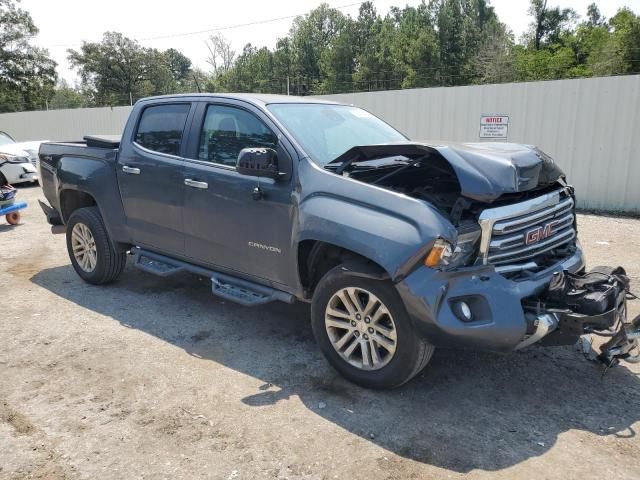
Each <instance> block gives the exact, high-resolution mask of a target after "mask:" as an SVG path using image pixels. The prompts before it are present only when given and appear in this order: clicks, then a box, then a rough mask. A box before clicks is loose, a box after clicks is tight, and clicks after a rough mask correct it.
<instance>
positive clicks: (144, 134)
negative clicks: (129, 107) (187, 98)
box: [136, 103, 190, 155]
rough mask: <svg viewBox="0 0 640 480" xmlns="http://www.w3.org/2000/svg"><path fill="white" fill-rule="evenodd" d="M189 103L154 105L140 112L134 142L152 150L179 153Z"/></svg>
mask: <svg viewBox="0 0 640 480" xmlns="http://www.w3.org/2000/svg"><path fill="white" fill-rule="evenodd" d="M189 108H190V105H189V104H185V103H183V104H176V105H156V106H152V107H147V108H145V109H144V111H143V112H142V117H141V118H140V123H139V124H138V131H137V132H136V143H137V144H138V145H141V146H143V147H145V148H148V149H149V150H153V151H154V152H159V153H166V154H169V155H180V144H181V143H182V132H183V131H184V126H185V124H186V123H187V115H188V114H189Z"/></svg>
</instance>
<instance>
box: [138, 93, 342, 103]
mask: <svg viewBox="0 0 640 480" xmlns="http://www.w3.org/2000/svg"><path fill="white" fill-rule="evenodd" d="M175 98H179V99H186V98H195V99H203V98H230V99H235V100H244V101H245V102H249V103H254V104H260V105H268V104H270V103H320V104H327V105H340V103H339V102H333V101H330V100H322V99H319V98H314V97H297V96H293V95H274V94H270V93H181V94H175V95H160V96H156V97H147V98H143V99H141V100H140V101H141V102H147V101H155V100H169V99H175Z"/></svg>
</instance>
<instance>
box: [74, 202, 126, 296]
mask: <svg viewBox="0 0 640 480" xmlns="http://www.w3.org/2000/svg"><path fill="white" fill-rule="evenodd" d="M67 251H68V252H69V258H70V259H71V264H72V265H73V268H74V269H75V271H76V273H77V274H78V275H80V277H81V278H82V279H83V280H84V281H85V282H88V283H92V284H94V285H102V284H104V283H109V282H112V281H113V280H115V279H116V278H117V277H118V276H119V275H120V273H122V270H123V269H124V266H125V264H126V261H127V255H126V253H125V252H120V251H117V250H116V249H114V248H113V244H112V243H111V240H110V238H109V234H108V233H107V229H106V228H105V226H104V223H103V222H102V217H101V216H100V212H99V210H98V209H97V208H96V207H85V208H80V209H78V210H76V211H74V212H73V213H72V214H71V217H69V221H68V222H67Z"/></svg>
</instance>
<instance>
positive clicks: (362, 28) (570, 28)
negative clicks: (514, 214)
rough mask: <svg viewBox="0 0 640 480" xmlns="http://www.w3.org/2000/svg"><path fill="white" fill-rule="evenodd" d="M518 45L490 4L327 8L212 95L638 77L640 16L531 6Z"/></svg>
mask: <svg viewBox="0 0 640 480" xmlns="http://www.w3.org/2000/svg"><path fill="white" fill-rule="evenodd" d="M529 13H530V15H531V17H532V22H531V26H530V29H529V31H528V32H526V33H525V34H524V35H523V38H522V39H521V41H520V42H519V43H516V42H515V41H514V38H513V35H512V34H511V32H510V30H509V28H508V27H507V26H506V25H505V24H503V23H501V22H500V20H499V19H498V17H497V15H496V13H495V11H494V9H493V7H492V6H491V4H490V0H429V1H426V0H423V2H422V3H421V4H419V5H418V6H417V7H409V6H407V7H405V8H396V7H393V8H392V9H391V11H390V12H389V13H388V14H387V15H385V16H381V15H379V14H378V13H377V12H376V9H375V7H374V5H373V3H372V2H364V3H362V4H361V6H360V10H359V13H358V16H357V17H356V18H355V19H353V18H351V17H349V16H345V15H344V14H342V13H341V12H340V11H338V10H336V9H332V8H330V7H329V6H328V5H326V4H323V5H321V6H320V7H318V8H317V9H315V10H313V11H311V12H310V13H309V14H307V15H304V16H302V17H299V18H297V19H296V20H295V21H294V23H293V27H292V28H291V31H290V32H289V35H288V37H286V38H284V39H281V40H280V41H279V42H278V46H277V47H276V49H275V50H274V51H269V50H266V49H261V50H259V51H260V52H261V53H260V55H257V52H258V50H257V49H256V48H255V47H253V46H250V48H247V47H245V50H244V51H243V54H242V55H241V56H240V57H238V59H237V61H236V62H235V63H234V64H233V65H232V66H231V67H230V68H228V69H227V72H226V73H225V74H224V75H223V76H218V77H217V78H216V79H213V80H212V81H211V82H210V87H211V88H212V89H216V90H218V89H220V90H225V91H260V92H273V93H285V92H286V80H287V79H288V80H289V85H290V92H291V93H292V94H296V95H308V94H321V93H337V92H347V91H362V90H383V89H397V88H415V87H430V86H449V85H466V84H470V83H500V82H513V81H532V80H550V79H560V78H576V77H586V76H593V75H618V74H627V73H638V72H640V43H639V42H640V40H639V38H640V33H639V32H640V26H639V25H640V23H639V22H640V17H638V15H636V14H634V13H633V12H632V11H631V10H629V9H621V10H620V11H619V12H618V13H617V14H616V15H615V16H614V17H613V18H612V19H610V20H609V21H608V22H607V20H606V19H605V18H604V17H603V16H602V15H601V13H600V11H599V9H598V7H597V5H595V4H591V5H589V7H588V9H587V11H586V12H585V13H586V17H585V19H584V21H582V22H580V23H578V20H579V17H578V15H577V13H576V12H575V11H574V10H572V9H570V8H561V7H549V6H548V5H547V0H531V5H530V9H529Z"/></svg>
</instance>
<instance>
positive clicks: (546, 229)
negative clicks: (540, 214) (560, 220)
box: [524, 223, 553, 245]
mask: <svg viewBox="0 0 640 480" xmlns="http://www.w3.org/2000/svg"><path fill="white" fill-rule="evenodd" d="M552 234H553V223H547V224H546V225H543V226H541V227H536V228H532V229H531V230H529V231H528V232H527V233H525V234H524V244H525V245H531V244H532V243H538V242H540V241H541V240H544V239H545V238H549V237H550V236H551V235H552Z"/></svg>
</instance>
